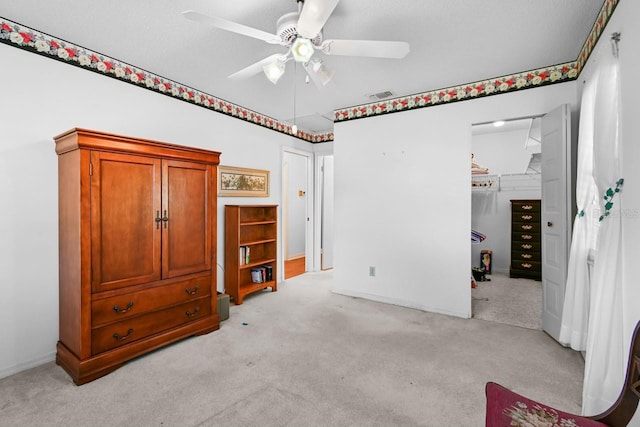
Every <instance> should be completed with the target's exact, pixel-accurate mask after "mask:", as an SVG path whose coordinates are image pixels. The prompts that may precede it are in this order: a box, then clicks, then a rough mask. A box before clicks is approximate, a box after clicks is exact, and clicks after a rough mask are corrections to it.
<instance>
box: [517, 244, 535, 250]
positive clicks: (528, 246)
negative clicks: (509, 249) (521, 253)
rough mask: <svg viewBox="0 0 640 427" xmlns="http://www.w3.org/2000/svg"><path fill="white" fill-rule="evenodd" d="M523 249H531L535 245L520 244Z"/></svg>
mask: <svg viewBox="0 0 640 427" xmlns="http://www.w3.org/2000/svg"><path fill="white" fill-rule="evenodd" d="M520 246H521V247H522V248H523V249H531V248H532V247H533V245H530V244H528V243H523V244H521V245H520Z"/></svg>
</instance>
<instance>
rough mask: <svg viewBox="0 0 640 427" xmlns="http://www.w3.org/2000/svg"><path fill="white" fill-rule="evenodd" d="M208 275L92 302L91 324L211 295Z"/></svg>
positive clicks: (101, 323)
mask: <svg viewBox="0 0 640 427" xmlns="http://www.w3.org/2000/svg"><path fill="white" fill-rule="evenodd" d="M210 291H211V276H203V277H197V278H192V279H189V280H182V281H179V282H175V283H172V284H168V285H164V286H156V287H153V288H148V289H143V290H139V291H136V292H129V293H122V294H120V295H117V296H112V297H109V298H103V299H95V298H94V300H93V301H92V302H91V325H92V327H94V328H95V327H97V326H101V325H105V324H107V323H111V322H117V321H120V320H123V319H127V318H129V317H133V316H138V315H140V314H143V313H147V312H149V311H154V310H157V309H159V308H161V307H165V306H167V305H175V304H179V303H181V302H186V301H189V300H192V299H194V298H201V297H205V296H210V295H211V292H210Z"/></svg>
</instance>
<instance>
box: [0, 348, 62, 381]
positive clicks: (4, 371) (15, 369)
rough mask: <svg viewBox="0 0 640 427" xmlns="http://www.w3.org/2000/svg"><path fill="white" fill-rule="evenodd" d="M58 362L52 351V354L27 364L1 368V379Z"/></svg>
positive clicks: (29, 361)
mask: <svg viewBox="0 0 640 427" xmlns="http://www.w3.org/2000/svg"><path fill="white" fill-rule="evenodd" d="M55 360H56V353H55V351H52V352H51V353H47V354H46V355H44V356H42V357H38V358H36V359H31V360H28V361H26V362H22V363H18V364H16V365H13V366H9V367H6V368H0V378H6V377H9V376H11V375H14V374H17V373H20V372H22V371H26V370H28V369H31V368H35V367H36V366H40V365H44V364H45V363H49V362H53V361H55Z"/></svg>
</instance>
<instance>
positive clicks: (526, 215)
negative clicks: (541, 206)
mask: <svg viewBox="0 0 640 427" xmlns="http://www.w3.org/2000/svg"><path fill="white" fill-rule="evenodd" d="M511 222H512V223H514V222H534V223H538V224H539V223H540V213H539V212H512V213H511Z"/></svg>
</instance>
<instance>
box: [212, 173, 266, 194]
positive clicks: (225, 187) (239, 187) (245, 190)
mask: <svg viewBox="0 0 640 427" xmlns="http://www.w3.org/2000/svg"><path fill="white" fill-rule="evenodd" d="M218 196H227V197H268V196H269V171H268V170H261V169H248V168H239V167H234V166H218Z"/></svg>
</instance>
